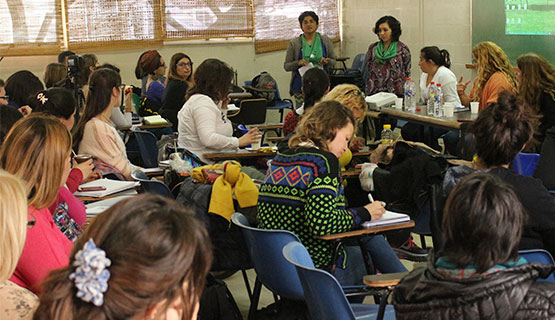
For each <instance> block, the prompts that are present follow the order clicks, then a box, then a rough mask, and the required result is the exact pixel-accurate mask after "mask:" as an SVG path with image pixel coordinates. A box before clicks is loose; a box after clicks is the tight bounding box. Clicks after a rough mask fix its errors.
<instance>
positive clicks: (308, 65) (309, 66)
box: [299, 62, 314, 78]
mask: <svg viewBox="0 0 555 320" xmlns="http://www.w3.org/2000/svg"><path fill="white" fill-rule="evenodd" d="M312 68H314V65H313V64H312V62H310V63H309V64H307V65H306V66H302V67H300V68H299V74H300V75H301V78H302V77H303V76H304V73H305V72H307V71H308V70H310V69H312Z"/></svg>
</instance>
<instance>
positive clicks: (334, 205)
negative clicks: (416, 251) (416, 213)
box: [258, 101, 406, 284]
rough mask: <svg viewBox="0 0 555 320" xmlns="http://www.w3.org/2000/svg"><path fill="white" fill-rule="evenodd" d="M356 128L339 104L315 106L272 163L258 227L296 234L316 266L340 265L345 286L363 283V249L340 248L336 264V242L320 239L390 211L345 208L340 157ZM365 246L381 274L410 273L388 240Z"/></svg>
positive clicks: (371, 240)
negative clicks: (285, 148) (333, 256)
mask: <svg viewBox="0 0 555 320" xmlns="http://www.w3.org/2000/svg"><path fill="white" fill-rule="evenodd" d="M354 123H355V120H354V117H353V113H352V111H351V110H349V109H347V108H346V107H345V106H343V105H342V104H340V103H339V102H336V101H326V102H322V103H319V104H317V105H316V106H314V107H313V108H312V109H311V110H310V111H309V112H308V113H307V114H306V116H304V117H303V119H302V120H301V123H300V124H299V126H297V133H296V134H295V135H294V136H293V137H292V138H291V139H290V141H289V149H287V150H284V151H283V152H280V153H278V155H277V156H276V157H275V158H274V159H273V160H272V162H271V164H270V168H269V169H268V174H267V175H266V178H265V181H264V184H263V185H262V186H261V187H260V195H259V198H258V219H259V221H260V225H259V227H260V228H264V229H282V230H289V231H292V232H294V233H295V234H296V235H297V236H298V237H299V238H300V240H301V242H302V243H303V244H304V245H305V246H306V248H307V249H308V252H309V253H310V255H311V257H312V260H313V261H314V264H315V266H316V267H318V268H325V269H328V270H332V266H333V265H335V266H336V268H335V273H334V275H335V276H336V278H338V280H339V281H340V282H341V283H342V284H355V283H360V282H361V281H362V276H363V274H364V272H365V270H364V265H363V263H359V261H360V258H361V255H360V249H358V248H354V250H350V249H349V250H348V248H341V249H340V254H339V257H338V259H337V261H332V259H333V258H332V255H333V251H334V246H335V242H333V241H325V240H320V239H318V238H317V237H318V236H322V235H326V234H332V233H340V232H345V231H349V230H352V229H356V228H360V224H361V223H362V222H364V221H368V220H371V219H379V218H380V217H381V216H382V215H383V213H384V212H385V209H384V207H383V204H382V202H380V201H377V202H373V203H370V204H367V205H366V206H364V207H360V208H349V209H346V208H345V199H344V196H343V187H342V185H341V172H340V170H339V160H338V158H339V157H341V155H342V154H343V153H344V152H345V151H346V150H347V149H348V144H349V140H350V139H351V137H352V135H353V129H354ZM363 243H364V247H365V249H366V250H368V251H369V253H370V256H371V257H372V261H373V263H374V265H375V266H376V267H377V268H378V269H379V270H380V271H381V272H384V273H387V272H402V271H406V269H405V268H404V267H403V265H402V264H401V263H400V262H399V259H398V258H397V257H396V256H395V254H394V253H393V250H392V249H391V247H390V246H389V244H388V243H387V242H386V241H385V239H384V238H383V236H381V235H378V236H368V237H365V238H364V239H363ZM355 259H357V260H355Z"/></svg>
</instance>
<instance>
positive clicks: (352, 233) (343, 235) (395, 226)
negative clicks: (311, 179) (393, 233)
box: [317, 220, 414, 240]
mask: <svg viewBox="0 0 555 320" xmlns="http://www.w3.org/2000/svg"><path fill="white" fill-rule="evenodd" d="M412 227H414V221H413V220H409V221H407V222H403V223H395V224H389V225H385V226H377V227H372V228H368V229H360V230H353V231H347V232H341V233H335V234H326V235H323V236H319V237H317V238H318V239H321V240H338V239H343V238H349V237H356V236H362V235H366V234H373V233H378V232H384V231H390V230H397V229H405V228H412Z"/></svg>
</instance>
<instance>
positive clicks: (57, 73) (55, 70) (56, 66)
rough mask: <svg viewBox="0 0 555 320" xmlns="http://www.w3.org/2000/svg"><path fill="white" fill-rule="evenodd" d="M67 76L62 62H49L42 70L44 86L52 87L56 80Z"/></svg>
mask: <svg viewBox="0 0 555 320" xmlns="http://www.w3.org/2000/svg"><path fill="white" fill-rule="evenodd" d="M66 77H67V67H66V65H65V64H63V63H56V62H53V63H49V64H48V65H47V66H46V70H44V85H45V86H46V88H51V87H53V86H54V85H55V84H56V83H57V82H59V81H61V80H63V79H65V78H66Z"/></svg>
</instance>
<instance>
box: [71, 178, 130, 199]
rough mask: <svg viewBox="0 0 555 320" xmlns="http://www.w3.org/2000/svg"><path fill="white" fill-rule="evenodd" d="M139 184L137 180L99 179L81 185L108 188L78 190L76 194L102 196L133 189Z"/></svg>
mask: <svg viewBox="0 0 555 320" xmlns="http://www.w3.org/2000/svg"><path fill="white" fill-rule="evenodd" d="M138 185H139V182H137V181H119V180H110V179H99V180H94V181H91V182H87V183H84V184H82V185H80V186H79V187H98V186H102V187H105V188H106V190H99V191H77V192H75V193H74V195H76V196H81V197H94V198H100V197H104V196H107V195H110V194H113V193H117V192H120V191H123V190H127V189H132V188H134V187H136V186H138Z"/></svg>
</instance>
